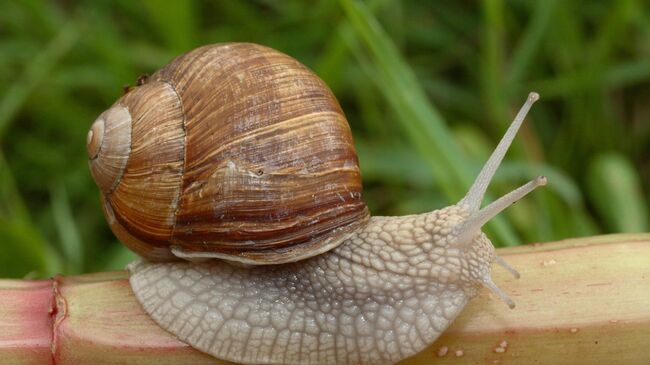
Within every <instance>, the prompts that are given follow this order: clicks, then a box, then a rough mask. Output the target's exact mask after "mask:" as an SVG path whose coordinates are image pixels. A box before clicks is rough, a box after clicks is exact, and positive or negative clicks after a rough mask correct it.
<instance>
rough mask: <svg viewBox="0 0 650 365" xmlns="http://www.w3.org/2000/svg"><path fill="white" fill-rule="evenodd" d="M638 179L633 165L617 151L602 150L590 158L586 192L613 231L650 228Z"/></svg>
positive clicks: (639, 179) (643, 230)
mask: <svg viewBox="0 0 650 365" xmlns="http://www.w3.org/2000/svg"><path fill="white" fill-rule="evenodd" d="M640 181H641V178H640V176H639V173H638V172H637V171H636V170H635V168H634V165H632V163H631V162H630V160H629V159H627V157H625V156H624V155H622V154H620V153H618V152H605V153H602V154H600V155H598V156H596V157H595V158H594V159H593V160H592V161H591V163H590V166H589V172H588V179H587V183H588V187H589V190H588V192H589V196H590V198H591V201H592V202H593V203H594V205H595V208H596V210H597V211H598V215H600V217H601V218H602V219H603V221H604V223H605V224H606V225H607V227H608V228H609V229H610V230H611V231H612V232H645V231H648V230H649V229H650V227H649V225H648V217H649V216H648V208H647V206H646V204H645V198H644V196H643V191H642V189H641V183H640Z"/></svg>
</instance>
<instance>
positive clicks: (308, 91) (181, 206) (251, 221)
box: [87, 43, 546, 364]
mask: <svg viewBox="0 0 650 365" xmlns="http://www.w3.org/2000/svg"><path fill="white" fill-rule="evenodd" d="M537 98H538V96H537V94H535V93H531V94H530V95H529V97H528V100H527V102H526V104H525V105H524V107H522V110H521V111H520V112H519V114H518V115H517V117H516V118H515V120H514V122H513V123H512V125H511V127H510V128H509V129H508V131H507V132H506V134H505V136H504V138H503V139H502V141H501V142H500V143H499V146H498V147H497V148H496V150H495V152H494V153H493V154H492V156H491V157H490V160H489V161H488V162H487V163H486V164H485V167H484V168H483V170H482V171H481V173H480V174H479V176H478V178H477V179H476V181H475V183H474V184H473V186H472V187H471V188H470V191H469V192H468V193H467V195H466V196H465V197H464V198H463V199H462V200H461V201H460V202H458V203H457V204H455V205H452V206H449V207H446V208H443V209H439V210H434V211H432V212H429V213H425V214H419V215H410V216H402V217H370V215H369V213H368V209H367V208H366V206H365V204H364V203H363V201H362V200H361V178H360V174H359V168H358V162H357V157H356V153H355V151H354V146H353V144H352V137H351V134H350V130H349V127H348V125H347V122H346V121H345V117H344V115H343V112H342V111H341V110H340V107H339V106H338V103H337V101H336V99H335V98H334V97H333V95H332V93H331V92H330V91H329V89H328V88H327V86H326V85H325V84H324V83H323V82H322V81H321V80H320V79H318V77H316V76H315V75H313V74H312V73H311V72H310V71H309V70H308V69H306V68H305V67H304V66H302V65H300V64H299V63H298V62H297V61H295V60H293V59H292V58H290V57H288V56H286V55H283V54H281V53H279V52H277V51H274V50H271V49H269V48H265V47H262V46H257V45H252V44H239V43H233V44H222V45H212V46H206V47H201V48H198V49H196V50H194V51H191V52H189V53H187V54H185V55H182V56H179V57H178V58H176V59H175V60H173V61H172V62H171V63H170V64H169V65H167V66H165V67H163V68H162V69H161V70H159V71H158V72H156V73H154V74H153V75H152V76H151V77H149V78H148V79H147V80H146V81H144V83H143V85H141V86H138V87H135V88H134V89H132V90H131V91H129V92H128V93H127V94H126V95H124V96H123V97H122V98H121V99H119V100H118V101H117V102H116V103H115V104H114V105H113V106H112V107H111V108H110V109H108V110H107V111H106V112H104V113H103V114H102V115H100V117H99V118H98V119H97V121H96V122H95V123H94V124H93V126H92V127H91V131H90V132H89V136H88V142H87V146H88V153H89V158H90V165H91V171H92V174H93V177H94V178H95V180H96V182H97V184H98V186H99V187H100V190H102V201H103V207H104V212H105V214H106V217H107V220H108V222H109V225H110V226H111V228H112V230H113V232H114V233H115V234H116V235H117V236H118V238H120V239H121V240H122V241H123V242H124V243H125V244H126V245H127V246H128V247H129V248H131V249H132V250H134V251H135V252H136V253H138V254H140V255H141V256H142V257H143V259H141V260H138V261H136V262H134V263H132V264H130V265H129V267H128V269H129V271H130V273H131V277H130V283H131V286H132V288H133V291H134V293H135V295H136V297H137V299H138V301H139V302H140V303H141V304H142V306H143V308H144V310H145V311H146V312H147V313H148V314H149V315H150V316H151V317H152V318H153V320H154V321H156V322H157V323H158V324H159V325H160V326H161V327H163V328H164V329H166V330H167V331H169V332H171V333H173V334H174V335H176V336H177V337H179V338H180V339H181V340H183V341H185V342H187V343H188V344H190V345H191V346H193V347H195V348H197V349H199V350H201V351H204V352H207V353H209V354H212V355H213V356H215V357H218V358H221V359H226V360H230V361H235V362H238V363H247V364H297V363H300V364H392V363H396V362H398V361H400V360H401V359H404V358H406V357H408V356H411V355H414V354H415V353H417V352H419V351H421V350H422V349H424V348H425V347H426V346H428V345H429V344H431V343H432V342H433V341H434V340H435V339H436V338H437V337H438V336H439V335H440V334H441V333H442V332H443V331H444V329H445V328H447V326H448V325H449V324H450V323H451V321H453V319H454V318H455V317H456V316H457V314H458V313H459V312H460V311H461V310H462V308H463V307H464V305H465V304H466V303H467V301H469V300H470V299H471V298H472V297H473V296H475V295H476V293H477V292H478V290H479V289H480V288H481V286H486V287H488V288H489V289H491V290H492V291H493V292H494V293H495V294H497V295H498V296H499V297H500V298H501V299H503V300H504V301H505V302H506V303H507V304H508V305H509V306H511V307H514V303H513V302H512V301H511V300H510V299H509V298H508V297H507V296H506V295H505V294H504V293H503V292H502V291H501V290H499V289H498V287H497V286H496V285H495V284H494V283H493V282H492V280H491V279H490V271H491V265H492V263H493V262H496V263H498V264H501V265H502V266H504V267H505V268H506V269H508V270H510V271H511V272H513V273H514V274H515V275H518V274H516V271H514V269H512V268H510V267H509V266H508V265H507V264H505V263H504V262H503V261H502V260H500V259H499V258H498V257H496V255H495V253H494V247H493V245H492V244H491V242H490V241H489V239H488V238H487V237H486V236H485V235H484V234H483V233H482V232H481V231H480V228H481V226H482V225H483V224H485V223H486V222H487V221H488V220H489V219H490V218H491V217H493V216H494V215H496V214H498V213H499V212H500V211H502V210H503V209H505V208H506V207H507V206H508V205H510V204H511V203H513V202H515V201H517V200H519V199H520V198H522V197H523V196H524V195H526V194H528V193H529V192H530V191H532V190H533V189H535V188H536V187H537V186H540V185H544V184H545V183H546V180H545V178H543V177H539V178H537V179H535V180H533V181H531V182H529V183H527V184H525V185H523V186H522V187H520V188H518V189H516V190H514V191H513V192H511V193H509V194H506V195H505V196H503V197H502V198H500V199H498V200H496V201H495V202H493V203H491V204H490V205H488V206H487V207H485V208H483V209H480V204H481V201H482V199H483V195H484V193H485V191H486V189H487V186H488V184H489V182H490V180H491V178H492V176H493V175H494V172H495V171H496V169H497V167H498V165H499V164H500V162H501V160H502V158H503V156H504V154H505V152H506V151H507V149H508V147H509V145H510V143H511V142H512V140H513V138H514V136H515V134H516V132H517V130H518V128H519V126H520V125H521V123H522V122H523V119H524V117H525V115H526V113H527V112H528V110H529V108H530V106H531V105H532V103H533V102H534V101H535V100H537Z"/></svg>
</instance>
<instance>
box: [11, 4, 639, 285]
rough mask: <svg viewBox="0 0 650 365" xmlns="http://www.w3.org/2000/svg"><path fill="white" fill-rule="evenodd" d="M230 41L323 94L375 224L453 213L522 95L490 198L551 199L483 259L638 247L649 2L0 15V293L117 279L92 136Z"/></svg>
mask: <svg viewBox="0 0 650 365" xmlns="http://www.w3.org/2000/svg"><path fill="white" fill-rule="evenodd" d="M230 41H246V42H256V43H260V44H264V45H267V46H270V47H273V48H276V49H278V50H280V51H282V52H284V53H287V54H289V55H291V56H293V57H295V58H297V59H298V60H300V61H301V62H302V63H304V64H305V65H307V66H308V67H310V68H311V69H313V70H314V71H315V72H316V73H317V74H318V75H320V77H322V78H323V79H324V80H325V81H326V83H327V84H329V85H330V87H331V88H332V90H333V91H334V93H335V94H336V96H337V97H338V99H339V101H340V103H341V105H342V107H343V109H344V110H345V112H346V114H347V116H348V120H349V122H350V125H351V127H352V130H353V133H354V137H355V141H356V145H357V149H358V154H359V159H360V163H361V169H362V172H363V178H364V188H365V191H364V195H365V201H366V202H367V203H368V205H369V206H370V209H371V211H372V213H373V214H374V215H401V214H411V213H419V212H424V211H428V210H432V209H433V208H439V207H443V206H447V205H449V204H450V203H454V202H456V201H458V199H460V198H461V197H462V196H463V195H464V193H465V191H466V189H467V188H468V186H469V185H470V184H471V182H472V181H473V178H474V176H475V175H476V174H477V172H478V171H479V169H480V167H481V166H482V164H483V162H484V161H485V160H486V159H487V157H488V156H489V154H490V152H491V151H492V149H493V148H494V147H495V146H496V144H497V142H498V140H499V139H500V137H501V135H502V134H503V133H504V131H505V129H506V128H507V126H508V124H509V123H510V121H511V120H512V118H513V116H514V114H515V113H516V111H517V110H518V109H519V107H520V105H521V104H522V103H523V102H524V100H525V98H526V95H527V94H528V92H529V91H531V90H535V91H538V92H539V93H540V94H541V100H540V101H539V102H538V103H537V104H536V105H535V107H534V108H533V110H532V112H531V114H530V115H529V117H528V119H527V122H526V123H525V124H524V127H523V128H522V130H521V131H520V133H519V136H518V137H517V139H516V141H515V143H514V145H513V147H512V148H511V150H510V151H509V153H508V154H507V155H506V158H505V162H504V164H503V165H502V166H501V168H500V169H499V171H498V173H497V175H496V177H495V181H494V182H493V184H492V185H491V186H490V188H489V190H488V192H489V194H490V196H489V197H488V199H490V200H491V199H494V198H495V197H497V196H500V195H502V194H504V193H506V192H508V191H510V190H511V189H513V188H515V187H516V186H518V185H520V184H522V183H523V182H525V181H526V180H528V179H530V178H532V177H534V176H536V175H540V174H543V175H546V176H548V179H549V185H548V186H547V188H545V189H540V190H539V191H536V192H535V193H534V194H532V195H531V196H529V197H528V198H526V199H524V200H523V201H521V202H520V203H518V204H516V205H514V206H513V207H511V208H509V209H508V210H507V211H506V212H505V213H504V214H502V215H501V216H500V217H499V219H497V220H495V221H493V222H492V223H490V225H489V226H487V228H486V231H487V233H488V235H489V236H490V237H491V238H492V241H493V242H494V243H495V245H497V246H505V245H516V244H522V243H530V242H541V241H549V240H557V239H562V238H568V237H578V236H587V235H597V234H603V233H612V232H635V231H648V229H649V227H648V209H649V206H650V204H649V194H650V5H649V4H648V3H647V2H645V1H641V0H639V1H635V0H622V1H616V2H610V1H586V0H585V1H559V0H555V1H553V0H545V1H523V0H520V1H499V0H493V1H482V2H473V1H463V2H457V1H428V2H416V1H410V2H402V1H396V0H392V1H391V0H375V1H365V2H363V3H362V2H357V1H353V0H341V1H308V2H305V1H271V0H258V1H247V2H244V1H221V2H208V1H175V2H168V1H153V0H147V1H129V0H119V1H95V0H92V1H90V0H89V1H63V0H62V1H48V2H46V1H27V0H23V1H4V2H2V3H1V4H0V277H27V278H40V277H46V276H49V275H53V274H55V273H64V274H76V273H82V272H89V271H99V270H113V269H121V268H123V267H124V265H125V263H127V262H128V261H129V260H131V259H133V258H134V255H133V254H131V253H130V252H128V251H127V250H126V249H125V248H123V247H122V245H120V244H119V243H118V242H117V240H116V239H115V238H114V236H113V235H112V233H111V232H110V230H109V228H108V225H107V224H106V223H105V221H104V218H103V216H102V213H101V209H100V205H99V193H98V189H97V187H96V186H95V184H94V183H93V181H92V179H91V176H90V173H89V170H88V166H87V157H86V151H85V138H86V133H87V131H88V128H89V126H90V125H91V123H92V122H93V121H94V119H95V118H96V117H97V116H98V115H99V114H100V113H101V112H102V111H103V110H105V109H106V108H107V107H108V106H110V105H111V104H112V103H113V102H114V101H115V100H116V99H117V98H118V97H119V96H120V95H121V94H122V89H123V86H124V85H129V84H130V85H134V84H135V81H136V79H137V78H138V76H139V75H142V74H146V73H152V72H153V71H155V70H156V69H158V68H159V67H161V66H163V65H164V64H166V63H167V62H168V61H169V60H170V59H171V58H173V57H174V56H176V55H178V54H180V53H183V52H186V51H188V50H190V49H192V48H194V47H197V46H199V45H203V44H207V43H216V42H230Z"/></svg>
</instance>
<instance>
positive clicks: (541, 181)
mask: <svg viewBox="0 0 650 365" xmlns="http://www.w3.org/2000/svg"><path fill="white" fill-rule="evenodd" d="M547 183H548V179H547V178H546V176H538V177H537V178H536V179H535V185H537V186H546V184H547Z"/></svg>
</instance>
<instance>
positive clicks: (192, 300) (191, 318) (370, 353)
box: [129, 206, 494, 364]
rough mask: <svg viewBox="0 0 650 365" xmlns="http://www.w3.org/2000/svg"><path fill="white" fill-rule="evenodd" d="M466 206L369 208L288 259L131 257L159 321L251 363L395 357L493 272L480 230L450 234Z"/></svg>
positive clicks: (203, 346)
mask: <svg viewBox="0 0 650 365" xmlns="http://www.w3.org/2000/svg"><path fill="white" fill-rule="evenodd" d="M468 214H469V213H468V211H467V210H466V209H465V207H459V206H450V207H447V208H444V209H440V210H437V211H434V212H431V213H427V214H422V215H412V216H403V217H372V218H371V220H370V222H369V223H368V225H366V226H365V227H364V228H363V229H360V230H358V231H357V232H355V233H353V234H352V235H351V236H350V237H349V238H348V239H347V240H346V241H345V242H344V243H343V244H342V245H341V246H339V247H337V248H335V249H334V250H332V251H329V252H327V253H324V254H322V255H319V256H317V257H314V258H311V259H308V260H304V261H300V262H296V263H290V264H283V265H276V266H264V267H241V266H234V265H230V264H228V263H226V262H224V261H216V260H212V261H208V262H203V263H189V262H179V263H164V264H156V263H148V262H145V261H138V262H135V263H133V264H131V265H130V267H129V270H130V271H131V273H132V275H131V285H132V287H133V289H134V292H135V294H136V296H137V298H138V300H139V301H140V302H141V303H142V305H143V307H144V309H145V310H146V311H147V312H148V313H149V314H150V315H151V317H152V318H153V319H154V320H155V321H156V322H157V323H158V324H159V325H160V326H162V327H163V328H165V329H166V330H168V331H169V332H171V333H173V334H175V335H176V336H178V337H179V338H180V339H181V340H183V341H185V342H187V343H189V344H190V345H192V346H193V347H195V348H197V349H200V350H202V351H205V352H207V353H210V354H212V355H214V356H216V357H218V358H221V359H226V360H231V361H235V362H239V363H249V364H392V363H395V362H398V361H399V360H401V359H404V358H406V357H409V356H411V355H414V354H416V353H417V352H419V351H421V350H422V349H424V348H425V347H426V346H428V345H429V344H431V343H432V342H433V341H434V340H435V339H436V338H437V337H438V336H439V335H440V334H441V333H442V332H443V331H444V330H445V328H447V326H448V325H449V324H450V323H451V321H452V320H453V319H454V318H455V317H456V316H457V315H458V313H459V312H460V311H461V310H462V308H463V307H464V305H465V304H466V303H467V301H468V300H469V299H470V298H471V297H473V296H474V295H475V294H476V292H477V290H478V288H479V287H480V286H481V284H480V282H481V278H483V277H486V276H488V275H489V273H490V264H491V262H492V261H493V259H494V249H493V246H492V244H491V243H490V241H489V240H488V239H487V238H486V237H485V235H484V234H482V233H480V234H479V235H478V236H477V237H475V238H474V239H473V241H472V242H465V243H457V242H454V237H455V233H454V232H455V230H454V227H457V224H458V223H460V222H462V221H463V220H464V219H466V218H467V216H468Z"/></svg>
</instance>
